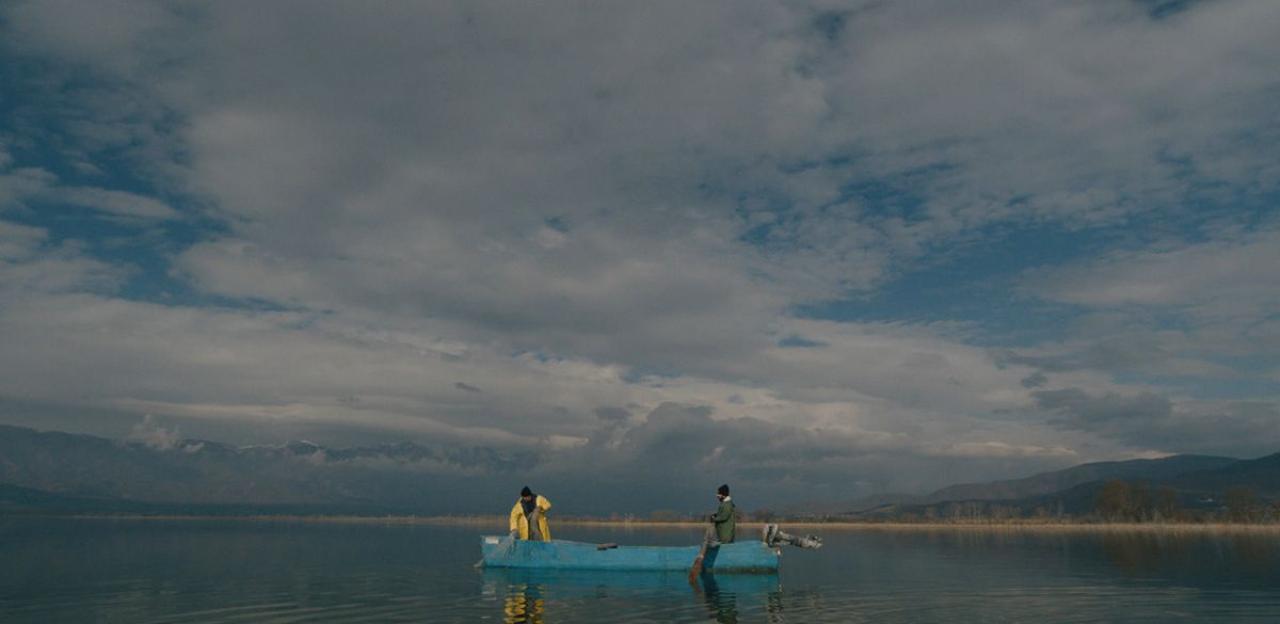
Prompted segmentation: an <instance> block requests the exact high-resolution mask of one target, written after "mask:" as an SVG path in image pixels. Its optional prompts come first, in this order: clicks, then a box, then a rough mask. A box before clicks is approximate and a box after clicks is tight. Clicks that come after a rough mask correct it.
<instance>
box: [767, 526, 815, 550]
mask: <svg viewBox="0 0 1280 624" xmlns="http://www.w3.org/2000/svg"><path fill="white" fill-rule="evenodd" d="M761 533H762V537H763V539H764V543H765V545H767V546H770V547H774V546H781V545H784V544H785V545H787V546H795V547H797V548H822V538H821V537H818V536H816V535H804V536H800V535H792V534H790V533H787V532H786V531H783V530H782V529H780V528H778V525H776V524H766V525H764V529H763V530H762V531H761Z"/></svg>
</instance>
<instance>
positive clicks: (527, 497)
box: [511, 485, 551, 542]
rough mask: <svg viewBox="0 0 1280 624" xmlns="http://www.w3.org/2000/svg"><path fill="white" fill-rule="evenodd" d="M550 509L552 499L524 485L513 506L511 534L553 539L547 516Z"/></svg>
mask: <svg viewBox="0 0 1280 624" xmlns="http://www.w3.org/2000/svg"><path fill="white" fill-rule="evenodd" d="M549 509H551V501H549V500H547V499H546V497H544V496H542V495H540V494H534V493H533V491H532V490H530V489H529V486H527V485H526V486H524V488H523V489H521V490H520V498H518V499H516V504H515V506H514V507H512V508H511V535H512V536H513V537H516V538H518V539H522V540H534V541H543V542H549V541H551V529H549V528H548V527H547V516H546V513H547V510H549Z"/></svg>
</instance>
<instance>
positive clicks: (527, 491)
mask: <svg viewBox="0 0 1280 624" xmlns="http://www.w3.org/2000/svg"><path fill="white" fill-rule="evenodd" d="M520 496H533V490H531V489H529V486H527V485H526V486H524V487H523V488H520Z"/></svg>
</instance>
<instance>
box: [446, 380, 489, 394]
mask: <svg viewBox="0 0 1280 624" xmlns="http://www.w3.org/2000/svg"><path fill="white" fill-rule="evenodd" d="M453 387H455V388H457V389H459V390H465V391H467V392H484V391H483V390H481V389H480V388H477V387H475V386H473V385H471V384H469V383H463V382H461V381H456V382H454V384H453Z"/></svg>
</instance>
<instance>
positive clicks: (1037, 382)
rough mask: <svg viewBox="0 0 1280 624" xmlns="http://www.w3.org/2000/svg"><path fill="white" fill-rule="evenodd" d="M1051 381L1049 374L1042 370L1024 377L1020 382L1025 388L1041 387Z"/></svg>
mask: <svg viewBox="0 0 1280 624" xmlns="http://www.w3.org/2000/svg"><path fill="white" fill-rule="evenodd" d="M1048 381H1049V376H1048V375H1045V374H1044V373H1043V372H1041V371H1036V372H1034V373H1032V374H1030V375H1027V376H1026V377H1023V378H1022V381H1021V382H1020V383H1021V384H1022V387H1023V388H1039V387H1040V386H1043V385H1044V384H1045V383H1046V382H1048Z"/></svg>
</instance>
